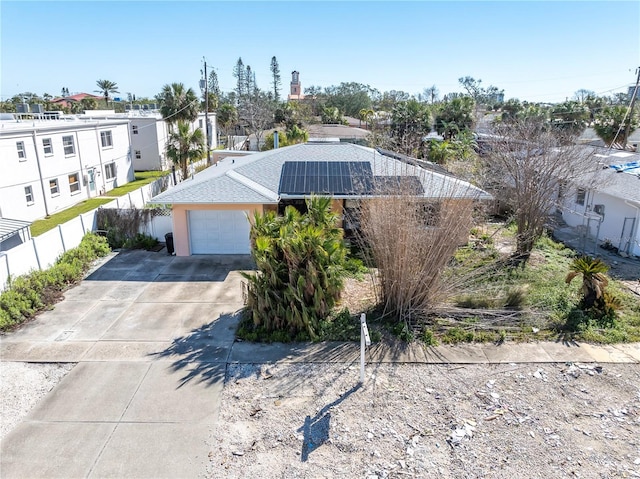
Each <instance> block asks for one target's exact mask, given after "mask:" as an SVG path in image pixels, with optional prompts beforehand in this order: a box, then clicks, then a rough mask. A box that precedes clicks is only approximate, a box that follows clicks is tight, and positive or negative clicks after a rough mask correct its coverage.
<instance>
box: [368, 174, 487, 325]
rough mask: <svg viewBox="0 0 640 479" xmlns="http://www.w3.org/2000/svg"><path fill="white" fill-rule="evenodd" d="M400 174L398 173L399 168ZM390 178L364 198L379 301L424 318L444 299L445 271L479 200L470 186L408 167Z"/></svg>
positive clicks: (407, 317) (408, 317)
mask: <svg viewBox="0 0 640 479" xmlns="http://www.w3.org/2000/svg"><path fill="white" fill-rule="evenodd" d="M396 174H397V172H396ZM405 176H409V177H411V176H413V177H417V178H418V179H419V180H420V183H421V184H422V185H423V186H424V191H425V192H424V193H423V192H422V191H416V188H415V186H416V183H415V182H411V181H386V182H383V183H384V184H379V185H377V191H376V194H375V195H374V196H373V197H371V198H367V199H363V200H361V201H360V207H359V209H358V216H359V224H360V228H359V235H360V238H359V239H360V241H361V242H362V244H364V245H365V250H366V251H368V254H369V255H370V258H369V259H370V261H371V263H372V264H373V265H375V266H376V267H377V269H378V274H379V284H380V291H378V295H379V299H380V301H381V303H382V305H383V307H384V314H388V315H390V316H392V317H394V318H396V319H397V320H398V321H404V322H406V323H410V322H415V321H417V320H422V319H424V318H425V317H426V316H427V315H428V314H429V312H430V311H431V310H432V309H433V308H434V307H435V306H436V305H437V304H438V303H439V302H441V301H442V299H443V296H444V295H445V292H444V290H445V289H446V288H445V285H444V284H443V283H442V273H443V271H444V269H445V267H446V265H447V263H448V262H449V261H450V259H451V258H452V256H453V254H454V252H455V250H456V249H457V248H458V246H460V245H461V244H466V243H467V237H468V233H469V230H470V229H471V226H472V224H473V220H474V213H475V212H476V211H477V210H476V208H475V206H476V204H477V199H478V198H479V197H480V196H481V194H482V193H483V192H482V191H481V190H479V189H477V188H475V187H473V186H472V185H470V184H468V183H466V182H463V181H460V180H457V179H455V178H452V177H446V176H445V175H442V174H440V173H434V172H430V171H427V170H424V169H422V168H420V167H416V166H410V165H407V166H406V168H405V171H403V172H402V176H401V177H397V178H403V177H405Z"/></svg>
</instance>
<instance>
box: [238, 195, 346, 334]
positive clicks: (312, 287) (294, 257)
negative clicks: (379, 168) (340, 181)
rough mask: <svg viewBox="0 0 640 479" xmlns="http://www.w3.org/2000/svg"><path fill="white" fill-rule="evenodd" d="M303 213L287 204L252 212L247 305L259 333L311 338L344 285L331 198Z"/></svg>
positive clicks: (340, 244) (339, 235)
mask: <svg viewBox="0 0 640 479" xmlns="http://www.w3.org/2000/svg"><path fill="white" fill-rule="evenodd" d="M307 207H308V212H307V213H306V214H300V213H299V212H298V211H297V210H296V209H295V208H293V207H291V206H289V207H287V208H286V210H285V213H284V216H276V214H275V213H274V212H267V213H265V214H262V215H260V214H256V215H255V216H254V218H253V224H252V227H251V243H252V255H253V258H254V260H255V262H256V266H257V268H258V273H256V274H253V273H252V274H248V273H245V274H243V276H244V277H245V279H247V281H248V284H247V307H248V309H249V310H250V311H251V315H252V319H253V323H254V327H255V329H256V330H261V331H264V332H271V331H285V332H287V333H288V335H289V336H290V337H291V338H293V337H298V336H299V335H300V334H301V333H304V334H305V335H308V337H309V338H311V339H315V338H317V336H318V326H319V323H320V321H322V320H323V319H325V318H326V317H327V315H328V314H329V313H330V311H331V309H332V308H333V306H334V304H335V302H336V300H337V299H338V297H339V295H340V292H341V290H342V285H343V276H344V261H345V254H346V248H345V245H344V242H343V239H342V236H343V231H342V229H340V228H338V227H337V226H336V224H337V220H338V217H337V215H336V214H335V213H332V212H331V199H330V198H327V197H314V198H312V199H311V200H308V201H307Z"/></svg>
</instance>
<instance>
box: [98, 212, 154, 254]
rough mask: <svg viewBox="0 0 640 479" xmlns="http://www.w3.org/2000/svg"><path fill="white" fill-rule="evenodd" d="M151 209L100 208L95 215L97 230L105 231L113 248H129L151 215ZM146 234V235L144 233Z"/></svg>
mask: <svg viewBox="0 0 640 479" xmlns="http://www.w3.org/2000/svg"><path fill="white" fill-rule="evenodd" d="M153 211H154V210H152V209H137V208H133V209H128V210H117V209H110V208H100V209H99V210H98V212H97V215H96V222H97V225H98V229H99V230H103V231H106V237H107V241H108V242H109V246H110V247H111V248H113V249H118V248H130V247H131V246H128V245H129V244H131V243H132V242H135V240H136V238H137V237H138V235H139V234H140V233H139V231H140V229H141V228H142V227H144V226H145V225H147V224H148V223H149V221H151V218H152V217H153ZM145 236H147V235H145Z"/></svg>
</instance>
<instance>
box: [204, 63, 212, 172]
mask: <svg viewBox="0 0 640 479" xmlns="http://www.w3.org/2000/svg"><path fill="white" fill-rule="evenodd" d="M204 126H205V128H206V130H205V131H206V133H207V139H206V142H207V166H209V165H210V164H211V148H210V145H211V143H210V142H209V79H208V78H207V61H206V60H205V61H204Z"/></svg>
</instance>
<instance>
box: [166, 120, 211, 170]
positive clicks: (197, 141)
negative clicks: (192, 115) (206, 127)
mask: <svg viewBox="0 0 640 479" xmlns="http://www.w3.org/2000/svg"><path fill="white" fill-rule="evenodd" d="M205 154H206V149H205V145H204V134H203V132H202V130H201V129H200V128H198V129H196V130H195V131H193V132H192V131H191V128H190V124H189V123H187V122H186V121H182V120H180V121H178V128H177V129H176V130H175V131H171V132H170V133H169V139H168V141H167V156H168V157H169V159H171V161H173V162H174V163H175V165H176V166H178V167H179V168H180V170H181V171H182V179H186V178H187V177H188V176H189V164H190V163H193V162H194V161H198V160H200V159H202V157H203V156H204V155H205Z"/></svg>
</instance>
